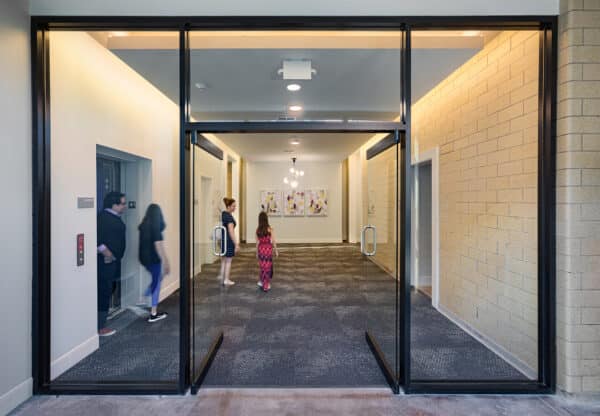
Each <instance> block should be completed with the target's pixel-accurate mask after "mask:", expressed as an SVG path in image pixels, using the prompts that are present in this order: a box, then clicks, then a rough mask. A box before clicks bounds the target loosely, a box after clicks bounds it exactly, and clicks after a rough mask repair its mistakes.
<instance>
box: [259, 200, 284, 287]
mask: <svg viewBox="0 0 600 416" xmlns="http://www.w3.org/2000/svg"><path fill="white" fill-rule="evenodd" d="M273 252H275V256H276V257H279V251H278V250H277V244H276V242H275V235H274V233H273V229H272V228H271V226H270V225H269V217H268V216H267V213H266V212H261V213H260V214H259V215H258V228H257V229H256V258H257V259H258V265H259V267H260V281H259V282H258V286H260V287H262V289H263V291H265V292H268V291H269V290H271V279H272V278H273Z"/></svg>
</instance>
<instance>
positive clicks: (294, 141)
mask: <svg viewBox="0 0 600 416" xmlns="http://www.w3.org/2000/svg"><path fill="white" fill-rule="evenodd" d="M290 144H293V145H294V146H298V145H299V144H300V140H298V139H292V140H291V141H290Z"/></svg>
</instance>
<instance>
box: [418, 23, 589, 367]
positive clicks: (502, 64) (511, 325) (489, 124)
mask: <svg viewBox="0 0 600 416" xmlns="http://www.w3.org/2000/svg"><path fill="white" fill-rule="evenodd" d="M418 65H419V63H418V61H414V62H413V71H415V70H418ZM538 66H539V33H538V32H536V31H506V32H501V33H499V34H498V35H497V36H496V37H494V38H493V39H492V40H491V41H489V42H488V43H487V44H486V45H485V46H484V48H483V49H482V50H481V51H480V52H478V53H477V54H476V55H475V56H474V57H473V58H472V59H470V60H469V61H467V62H466V63H465V64H464V65H462V66H461V67H459V68H458V69H457V70H456V71H455V72H453V73H452V74H451V75H450V76H448V77H447V78H446V79H444V80H443V81H442V82H441V83H440V84H438V85H437V86H436V87H435V88H434V89H433V90H431V91H430V92H429V93H428V94H427V95H425V96H424V97H423V98H421V99H420V100H419V101H418V102H417V103H415V104H414V105H413V107H412V126H413V130H412V137H413V152H414V153H417V152H420V151H425V150H428V149H430V148H432V147H439V148H440V195H439V197H440V201H439V202H440V304H441V306H442V307H443V308H446V309H448V310H450V311H451V312H452V313H454V314H455V315H457V316H458V317H459V318H460V319H462V320H463V321H465V322H466V323H468V324H469V325H471V326H472V327H473V328H474V329H476V330H477V331H478V332H480V333H481V334H483V335H484V336H485V337H487V338H488V339H490V340H492V341H493V342H494V343H495V344H497V345H498V346H500V347H501V348H502V349H504V350H505V352H507V353H508V354H510V355H511V356H512V358H514V359H517V360H518V361H520V364H521V365H522V366H526V367H528V368H529V369H530V370H531V371H533V372H535V371H537V327H538V325H537V164H538V88H539V67H538ZM599 178H600V176H599Z"/></svg>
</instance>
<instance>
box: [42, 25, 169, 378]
mask: <svg viewBox="0 0 600 416" xmlns="http://www.w3.org/2000/svg"><path fill="white" fill-rule="evenodd" d="M145 35H146V34H145V33H135V32H127V33H121V32H110V33H109V32H73V31H69V32H59V31H57V32H55V31H52V32H50V89H51V92H52V93H51V107H52V113H51V123H50V125H51V129H52V130H51V136H52V151H51V181H52V200H51V212H52V215H51V229H52V236H51V244H52V246H51V251H52V269H51V279H52V281H51V287H52V293H51V305H52V306H51V379H52V380H53V382H55V383H63V382H64V383H70V384H73V383H75V384H85V383H86V382H90V383H91V382H94V383H97V382H100V383H101V382H138V383H140V382H165V381H168V382H173V383H175V382H177V380H178V379H179V292H178V288H179V275H180V274H179V262H178V259H179V235H180V234H179V192H178V184H179V166H178V160H179V107H178V106H177V105H176V104H175V102H173V101H171V100H170V99H169V98H167V97H166V96H165V95H164V94H162V93H161V92H160V91H158V90H157V89H156V87H155V85H153V83H152V81H151V80H149V79H148V78H146V77H145V75H144V73H143V72H139V71H136V69H135V68H134V67H132V66H130V65H129V63H128V57H132V56H135V55H137V54H138V53H146V52H147V51H149V50H150V49H153V48H156V47H157V46H156V44H154V43H152V42H149V41H147V39H146V37H145ZM160 36H161V37H162V38H163V39H164V42H163V46H164V47H169V48H176V47H177V33H162V34H160ZM126 40H127V41H128V42H130V43H131V45H130V48H129V49H127V50H126V51H125V50H122V48H123V47H124V46H123V42H125V41H126ZM171 41H173V42H171ZM169 42H171V43H169ZM135 45H137V46H135ZM120 52H122V54H121V53H120ZM162 70H163V71H165V72H166V73H168V74H169V75H168V76H169V77H170V78H171V79H173V82H175V83H177V82H178V80H177V74H178V60H177V55H176V54H174V55H172V56H170V57H167V58H165V59H164V60H163V61H162ZM151 203H154V204H156V205H151ZM161 219H162V220H161ZM165 225H166V228H165ZM75 248H77V251H76V250H75ZM161 248H162V250H161ZM168 263H170V264H168ZM152 306H156V307H157V310H156V311H154V312H156V316H155V317H154V318H153V319H150V321H149V318H150V315H151V312H152ZM163 313H166V315H163Z"/></svg>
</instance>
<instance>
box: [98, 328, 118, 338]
mask: <svg viewBox="0 0 600 416" xmlns="http://www.w3.org/2000/svg"><path fill="white" fill-rule="evenodd" d="M116 333H117V331H116V330H114V329H110V328H102V329H99V330H98V335H100V336H101V337H110V336H111V335H114V334H116Z"/></svg>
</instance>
